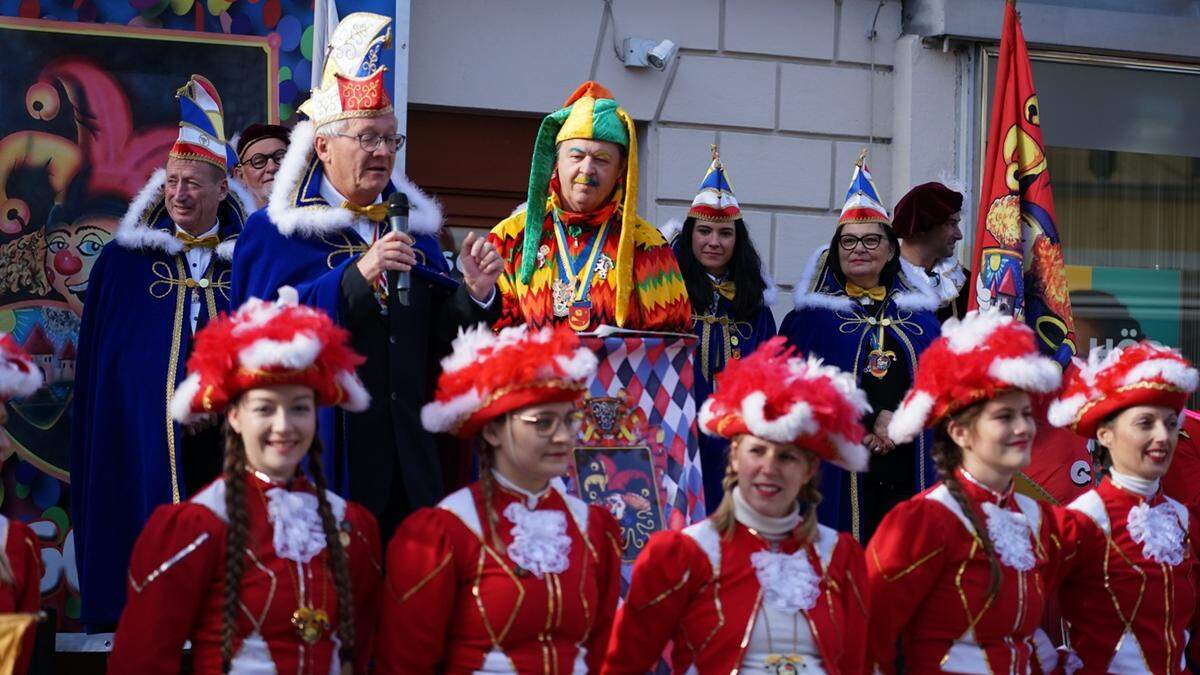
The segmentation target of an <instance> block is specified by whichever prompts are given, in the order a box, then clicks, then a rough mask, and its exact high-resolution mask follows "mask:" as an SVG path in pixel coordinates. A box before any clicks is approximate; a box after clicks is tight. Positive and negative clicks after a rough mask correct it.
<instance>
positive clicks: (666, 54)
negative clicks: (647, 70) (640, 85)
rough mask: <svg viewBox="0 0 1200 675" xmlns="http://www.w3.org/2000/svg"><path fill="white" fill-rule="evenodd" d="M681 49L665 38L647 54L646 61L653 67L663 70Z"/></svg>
mask: <svg viewBox="0 0 1200 675" xmlns="http://www.w3.org/2000/svg"><path fill="white" fill-rule="evenodd" d="M677 51H679V47H677V46H676V45H675V43H674V42H671V41H670V40H663V41H662V42H660V43H658V44H657V45H655V46H654V49H651V50H650V53H649V54H647V55H646V63H649V64H650V67H651V68H654V69H656V70H662V69H664V68H666V67H667V64H668V63H670V62H671V59H672V58H673V57H674V56H675V52H677Z"/></svg>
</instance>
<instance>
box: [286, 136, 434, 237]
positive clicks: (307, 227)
mask: <svg viewBox="0 0 1200 675" xmlns="http://www.w3.org/2000/svg"><path fill="white" fill-rule="evenodd" d="M316 135H317V132H316V127H314V126H313V123H312V121H304V122H301V123H299V124H297V125H296V128H295V129H293V130H292V135H291V140H290V141H289V143H288V149H287V154H286V155H284V158H283V163H282V164H280V166H279V171H278V172H276V174H275V183H274V185H273V186H272V187H271V196H270V198H269V199H268V200H267V215H268V216H270V218H271V222H272V223H274V224H275V227H277V228H279V232H280V233H281V234H283V235H284V236H288V237H290V236H292V235H293V234H300V235H303V236H316V235H320V234H326V233H330V232H336V231H338V230H341V229H344V228H347V227H350V226H351V225H352V224H353V223H354V220H355V218H356V216H355V215H354V214H353V213H351V212H350V211H347V210H346V209H343V208H341V206H340V205H337V206H334V205H330V206H306V207H298V206H296V205H295V204H294V203H293V201H292V194H293V193H294V192H295V191H296V189H297V188H298V187H299V185H300V179H301V178H303V176H304V172H305V169H306V168H308V163H309V161H310V160H311V159H312V157H313V153H314V152H315V151H314V150H313V139H314V138H315V137H316ZM392 185H393V186H395V188H396V189H397V190H400V191H401V192H403V193H404V194H406V195H408V201H409V205H410V211H409V217H408V227H409V231H411V232H416V233H418V234H433V233H435V232H437V231H438V230H440V229H441V228H442V207H441V205H439V204H438V203H437V201H435V200H434V199H433V198H432V197H430V196H429V195H427V194H425V193H424V192H422V191H421V189H420V188H418V187H417V186H416V185H414V184H413V183H412V181H410V180H408V176H406V175H404V172H403V171H401V170H400V169H399V168H396V169H395V170H393V171H392Z"/></svg>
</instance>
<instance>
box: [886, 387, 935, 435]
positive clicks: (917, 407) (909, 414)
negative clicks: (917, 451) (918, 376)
mask: <svg viewBox="0 0 1200 675" xmlns="http://www.w3.org/2000/svg"><path fill="white" fill-rule="evenodd" d="M933 402H934V401H933V397H932V396H930V395H929V393H928V392H924V391H913V392H912V393H911V394H910V395H909V396H908V397H907V398H905V399H904V401H903V402H901V403H900V407H899V408H896V412H895V413H894V414H893V415H892V421H891V422H889V423H888V428H887V432H888V436H890V437H891V438H892V440H893V441H895V442H897V443H908V442H909V441H911V440H912V439H914V438H916V437H917V436H919V435H920V434H921V432H922V431H924V430H925V423H926V422H927V421H928V420H929V415H930V413H932V412H933Z"/></svg>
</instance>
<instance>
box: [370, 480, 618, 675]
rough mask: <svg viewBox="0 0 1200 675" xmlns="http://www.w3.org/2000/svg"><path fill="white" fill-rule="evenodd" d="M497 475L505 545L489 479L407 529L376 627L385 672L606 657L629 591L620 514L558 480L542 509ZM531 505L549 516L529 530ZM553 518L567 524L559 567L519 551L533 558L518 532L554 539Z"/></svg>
mask: <svg viewBox="0 0 1200 675" xmlns="http://www.w3.org/2000/svg"><path fill="white" fill-rule="evenodd" d="M493 487H494V490H493V493H492V506H493V508H494V509H495V510H494V513H495V514H496V516H497V521H496V524H495V528H496V531H497V532H498V534H499V536H500V540H501V542H502V544H503V548H502V549H501V550H497V549H496V548H495V547H493V546H492V545H491V541H492V540H491V537H490V535H489V534H488V533H489V532H490V529H489V528H488V526H487V517H486V515H485V512H484V507H483V490H482V486H481V485H480V484H479V483H474V484H472V485H470V486H468V487H465V488H463V489H461V490H459V491H458V492H455V493H453V494H451V495H450V496H448V497H446V498H445V499H443V500H442V502H441V503H440V504H439V505H438V506H436V507H434V508H426V509H421V510H420V511H417V512H416V513H414V514H412V515H411V516H409V517H408V519H407V520H405V521H404V522H403V523H402V524H401V525H400V529H398V530H397V531H396V535H395V536H394V537H393V538H392V541H391V543H390V544H389V545H388V553H387V581H386V586H387V591H386V593H384V599H383V613H382V617H381V621H380V624H379V635H378V636H377V638H376V645H377V654H376V665H377V666H378V672H380V673H397V674H399V673H404V674H406V675H407V674H410V673H433V672H439V673H446V674H447V675H449V674H453V673H472V672H475V671H477V670H484V671H486V672H489V673H496V672H515V673H547V674H550V673H554V674H563V675H567V674H569V673H580V672H595V671H596V670H598V669H599V666H600V661H601V660H602V659H603V658H604V651H605V648H606V647H607V646H608V636H609V632H610V631H611V629H612V621H613V615H614V614H615V612H616V608H617V597H618V594H619V592H620V579H621V569H620V568H621V553H620V547H619V544H618V542H619V540H620V529H619V527H618V526H617V522H616V520H614V519H613V517H612V515H611V514H610V513H609V512H608V511H606V510H605V509H603V508H601V507H598V506H588V505H587V504H585V503H584V502H582V501H580V500H579V499H577V498H575V497H573V496H570V495H567V494H565V493H564V492H562V491H561V489H560V487H559V486H555V487H552V488H550V489H547V490H546V491H545V492H544V493H542V494H541V495H540V496H538V497H537V498H536V503H535V504H534V506H533V508H532V509H530V508H528V507H527V504H528V502H527V496H526V495H522V494H521V493H518V492H516V491H513V490H509V489H506V488H504V487H503V486H501V485H500V484H498V483H493ZM510 506H512V507H513V509H514V510H513V511H506V510H507V509H508V508H509V507H510ZM510 513H511V514H512V516H513V518H510V517H509V514H510ZM521 514H526V515H528V514H534V516H535V517H536V518H539V519H541V525H540V526H539V527H535V526H532V525H531V526H529V528H528V529H527V530H524V531H525V532H527V534H522V529H520V528H519V526H518V524H517V520H518V519H519V517H520V516H521ZM547 524H549V526H550V527H551V529H553V528H555V527H556V528H558V529H557V530H554V533H552V534H553V536H555V537H556V538H558V537H565V539H559V541H560V543H561V544H562V548H560V549H558V554H559V555H557V556H556V557H555V561H556V562H557V563H558V564H559V565H561V566H558V567H555V566H553V565H552V566H551V569H557V570H559V571H545V570H542V571H541V572H540V573H539V571H537V570H536V569H535V570H534V571H531V570H530V569H529V568H533V567H534V566H533V565H531V564H530V563H529V562H528V561H526V562H525V563H524V564H525V567H522V566H519V565H518V564H517V563H515V562H514V559H519V560H526V559H525V558H523V557H522V556H521V555H520V554H519V553H515V551H519V550H521V549H520V546H519V545H514V542H515V539H516V537H517V535H521V537H522V540H523V541H526V542H528V541H532V540H537V541H538V542H544V540H545V537H546V526H547ZM523 527H524V526H521V528H523ZM535 529H537V530H538V533H534V532H533V530H535ZM527 537H528V539H527ZM567 541H569V545H568V544H567V543H566V542H567ZM535 543H536V542H535ZM535 548H539V550H543V551H544V550H545V548H544V547H538V546H535ZM485 664H486V667H485ZM583 669H586V670H583Z"/></svg>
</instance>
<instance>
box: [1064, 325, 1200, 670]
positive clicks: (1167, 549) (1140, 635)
mask: <svg viewBox="0 0 1200 675" xmlns="http://www.w3.org/2000/svg"><path fill="white" fill-rule="evenodd" d="M1104 351H1105V350H1101V349H1093V350H1092V352H1091V355H1090V358H1089V361H1088V363H1077V367H1075V368H1072V369H1071V371H1070V373H1069V374H1068V376H1067V383H1066V386H1065V387H1063V391H1062V393H1061V394H1060V395H1059V398H1058V400H1056V401H1055V402H1054V403H1053V404H1052V405H1051V406H1050V411H1049V415H1048V417H1049V419H1050V423H1051V424H1054V425H1056V426H1060V427H1067V428H1069V429H1071V430H1073V431H1074V432H1075V433H1077V434H1079V435H1080V436H1082V437H1084V438H1088V439H1095V441H1096V452H1095V457H1096V459H1097V462H1096V463H1097V465H1098V467H1097V469H1098V472H1099V473H1102V474H1103V476H1104V478H1103V480H1102V481H1101V482H1100V484H1099V485H1097V486H1096V487H1094V488H1092V489H1091V490H1090V491H1088V492H1086V493H1084V494H1083V495H1082V496H1080V497H1078V498H1077V499H1076V500H1075V501H1073V502H1071V505H1070V506H1069V507H1068V508H1067V513H1068V514H1069V519H1068V521H1067V527H1066V528H1064V529H1065V530H1066V532H1067V536H1066V537H1064V541H1065V542H1068V543H1069V544H1071V545H1073V546H1074V556H1073V557H1072V559H1071V563H1070V565H1069V567H1068V568H1067V569H1065V570H1064V571H1063V573H1062V578H1063V583H1062V587H1061V588H1060V589H1059V599H1060V600H1061V606H1062V614H1063V618H1064V619H1065V620H1066V624H1067V625H1068V627H1069V628H1068V634H1069V637H1070V640H1069V642H1068V644H1069V647H1070V649H1071V651H1072V652H1073V654H1072V656H1071V657H1070V658H1071V659H1072V661H1074V662H1075V665H1078V666H1080V667H1081V668H1082V670H1083V672H1085V673H1153V674H1154V675H1174V674H1175V673H1183V672H1187V663H1186V660H1185V655H1188V656H1191V657H1192V658H1193V660H1194V659H1195V658H1196V656H1197V653H1196V651H1197V649H1196V648H1197V641H1196V639H1195V638H1194V637H1192V638H1191V645H1190V648H1189V644H1188V642H1189V637H1191V636H1195V635H1196V631H1197V629H1198V628H1200V620H1198V617H1197V612H1196V607H1197V583H1198V582H1200V565H1198V563H1197V557H1196V556H1197V554H1198V551H1197V542H1200V523H1198V522H1197V520H1196V518H1195V517H1194V515H1193V513H1192V512H1191V511H1190V510H1189V509H1188V508H1187V507H1186V506H1184V505H1183V504H1180V503H1179V502H1177V501H1175V500H1174V499H1171V498H1170V497H1167V496H1166V495H1164V494H1163V490H1162V486H1161V482H1162V478H1163V476H1164V475H1165V474H1166V473H1167V470H1168V468H1169V467H1170V466H1171V460H1172V458H1173V457H1174V455H1175V448H1176V444H1177V443H1178V441H1179V428H1180V424H1181V419H1180V416H1181V415H1182V414H1183V407H1184V405H1186V404H1187V399H1188V396H1189V395H1191V393H1192V392H1193V391H1195V390H1196V385H1197V382H1198V380H1200V374H1198V373H1197V372H1196V369H1195V368H1194V367H1192V364H1191V363H1189V362H1188V361H1187V360H1186V359H1184V358H1183V357H1182V356H1181V355H1180V354H1179V352H1177V351H1175V350H1174V349H1170V348H1167V347H1163V346H1161V345H1157V344H1154V343H1152V342H1146V341H1143V342H1139V343H1135V344H1133V345H1131V346H1128V347H1125V348H1120V347H1118V348H1116V349H1113V350H1111V351H1108V352H1107V354H1104ZM1190 479H1191V480H1192V481H1195V479H1196V477H1195V476H1191V477H1190ZM1192 672H1195V671H1192Z"/></svg>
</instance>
